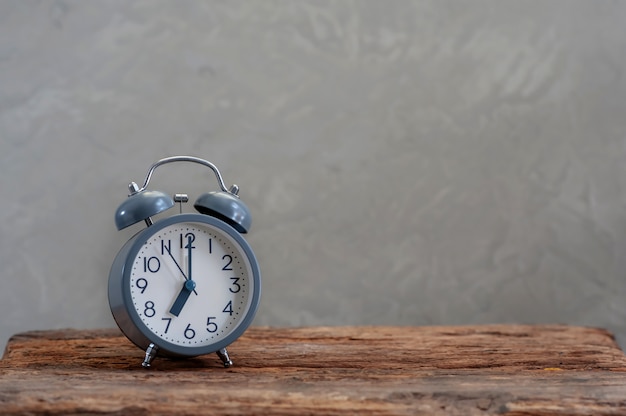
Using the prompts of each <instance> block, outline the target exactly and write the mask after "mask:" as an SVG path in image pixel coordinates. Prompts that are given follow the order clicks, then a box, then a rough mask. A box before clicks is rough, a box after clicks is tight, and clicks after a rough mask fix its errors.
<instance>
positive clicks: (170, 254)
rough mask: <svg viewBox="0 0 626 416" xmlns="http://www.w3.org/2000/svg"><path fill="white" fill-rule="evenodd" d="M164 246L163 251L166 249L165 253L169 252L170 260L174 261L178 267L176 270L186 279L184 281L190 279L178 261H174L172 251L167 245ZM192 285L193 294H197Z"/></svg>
mask: <svg viewBox="0 0 626 416" xmlns="http://www.w3.org/2000/svg"><path fill="white" fill-rule="evenodd" d="M164 248H165V251H167V254H169V256H170V257H171V258H172V261H173V262H174V264H175V265H176V267H178V270H179V271H180V274H182V275H183V277H184V278H185V280H186V281H189V280H191V278H190V277H187V275H186V274H185V272H184V271H183V269H182V268H181V267H180V264H178V262H177V261H176V259H175V258H174V256H173V255H172V251H171V250H170V249H169V248H167V246H166V247H164ZM190 264H191V263H190ZM193 286H194V289H193V293H195V294H196V295H197V294H198V292H196V289H195V287H196V284H195V283H194V285H193Z"/></svg>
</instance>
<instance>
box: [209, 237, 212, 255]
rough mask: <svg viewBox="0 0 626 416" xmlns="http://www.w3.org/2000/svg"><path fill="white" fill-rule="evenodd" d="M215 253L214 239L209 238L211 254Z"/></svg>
mask: <svg viewBox="0 0 626 416" xmlns="http://www.w3.org/2000/svg"><path fill="white" fill-rule="evenodd" d="M212 253H213V239H212V238H209V254H212Z"/></svg>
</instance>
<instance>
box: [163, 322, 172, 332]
mask: <svg viewBox="0 0 626 416" xmlns="http://www.w3.org/2000/svg"><path fill="white" fill-rule="evenodd" d="M161 320H162V321H167V325H165V333H166V334H167V331H168V330H169V329H170V324H171V323H172V318H161Z"/></svg>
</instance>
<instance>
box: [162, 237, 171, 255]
mask: <svg viewBox="0 0 626 416" xmlns="http://www.w3.org/2000/svg"><path fill="white" fill-rule="evenodd" d="M166 252H167V253H171V252H172V240H167V243H165V240H161V255H162V256H165V253H166Z"/></svg>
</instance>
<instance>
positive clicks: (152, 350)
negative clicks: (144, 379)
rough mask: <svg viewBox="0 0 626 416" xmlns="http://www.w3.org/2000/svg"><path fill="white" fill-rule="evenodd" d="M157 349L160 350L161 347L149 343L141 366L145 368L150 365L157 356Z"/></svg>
mask: <svg viewBox="0 0 626 416" xmlns="http://www.w3.org/2000/svg"><path fill="white" fill-rule="evenodd" d="M157 351H159V347H157V346H156V345H154V344H153V343H150V345H148V349H146V358H144V359H143V363H141V366H142V367H143V368H149V367H150V363H151V362H152V360H154V357H156V354H157Z"/></svg>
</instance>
